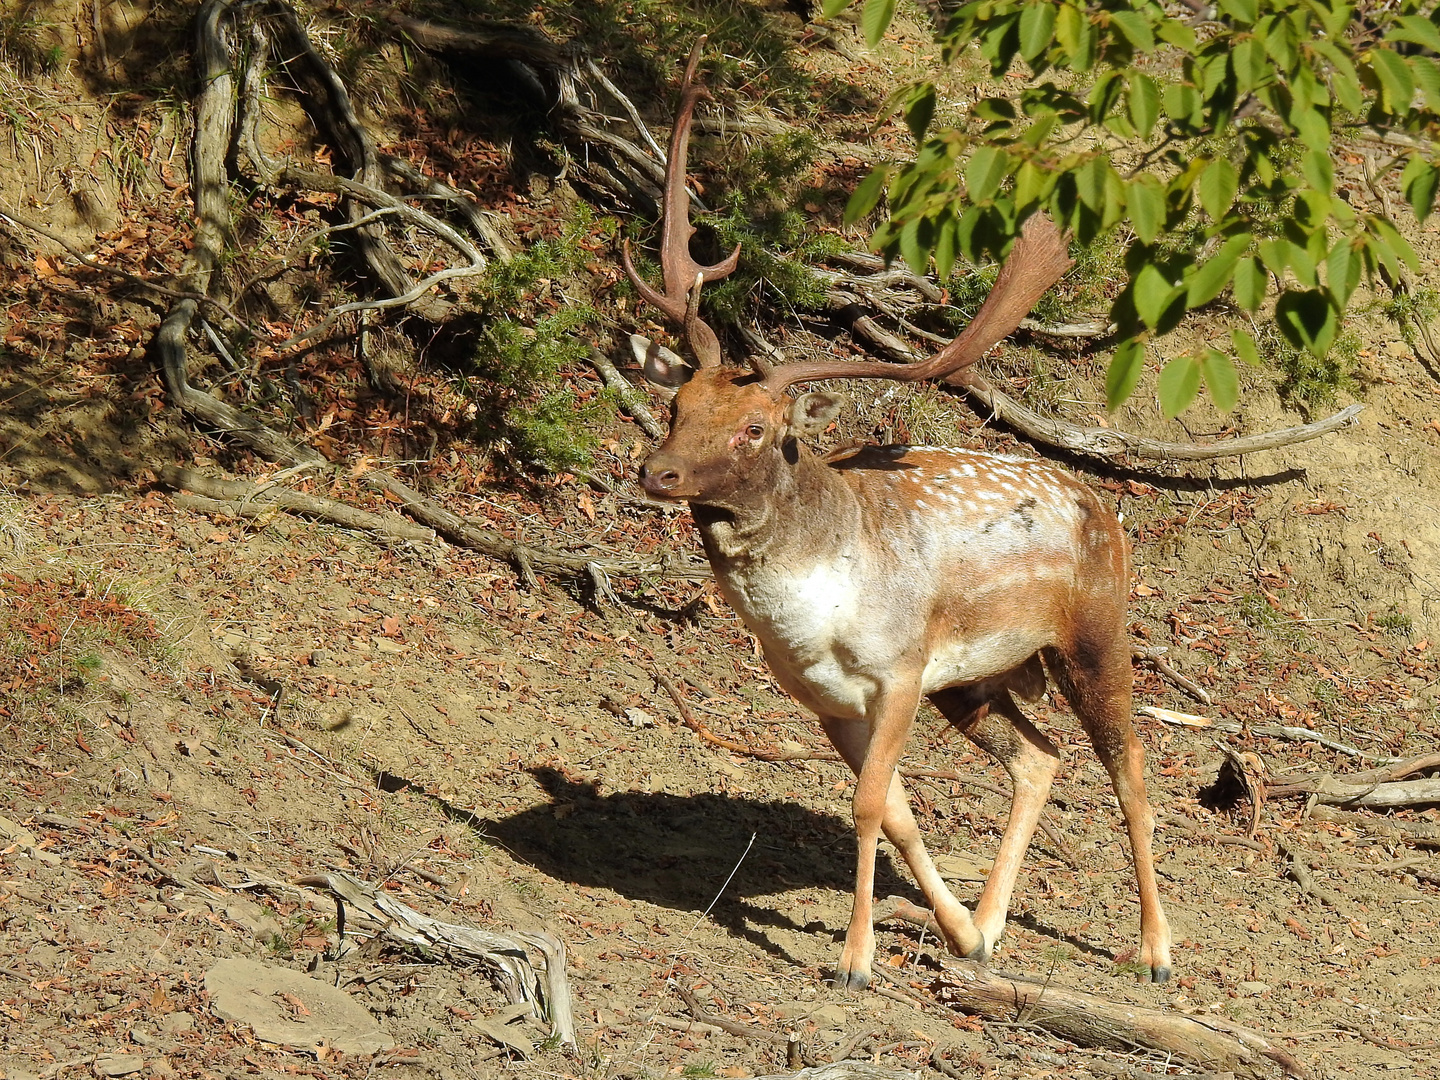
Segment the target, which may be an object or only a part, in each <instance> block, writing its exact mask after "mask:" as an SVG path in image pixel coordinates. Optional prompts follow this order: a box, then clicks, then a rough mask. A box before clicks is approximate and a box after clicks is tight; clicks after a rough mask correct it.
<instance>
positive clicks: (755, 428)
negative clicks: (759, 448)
mask: <svg viewBox="0 0 1440 1080" xmlns="http://www.w3.org/2000/svg"><path fill="white" fill-rule="evenodd" d="M745 433H746V434H747V435H749V436H750V438H752V439H754V440H755V441H756V442H759V441H760V440H761V439H763V438H764V437H765V428H764V427H763V426H762V425H760V424H751V425H750V426H749V427H748V428H746V429H745Z"/></svg>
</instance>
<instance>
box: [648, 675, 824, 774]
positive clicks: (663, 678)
mask: <svg viewBox="0 0 1440 1080" xmlns="http://www.w3.org/2000/svg"><path fill="white" fill-rule="evenodd" d="M650 674H651V675H652V676H653V677H654V679H655V681H656V683H658V684H659V685H660V686H661V687H662V688H663V689H664V690H665V692H666V693H667V694H669V695H670V699H671V700H672V701H674V702H675V708H676V709H678V710H679V712H680V719H681V721H682V722H683V723H684V724H685V726H686V727H688V728H689V729H690V730H691V731H693V732H695V734H696V735H699V736H700V738H701V739H703V740H704V741H705V742H707V743H709V744H710V745H711V746H718V747H719V748H720V749H722V750H729V751H731V752H732V753H736V754H745V755H746V756H747V757H753V758H757V759H759V760H760V761H839V760H840V756H839V755H838V754H828V753H826V752H824V751H812V750H762V749H759V748H758V747H753V746H746V745H745V744H744V743H738V742H735V741H734V740H733V739H727V738H724V737H723V736H720V735H716V734H715V733H714V732H713V731H711V730H710V729H709V728H708V727H706V726H705V724H704V723H703V722H702V721H701V720H700V718H699V717H697V716H696V715H695V711H694V710H693V709H691V708H690V703H689V702H687V701H686V700H685V696H684V694H683V693H681V690H680V687H678V686H676V685H675V682H674V680H673V679H671V678H670V677H669V676H668V675H666V674H665V673H664V672H663V671H661V670H660V669H659V668H658V667H652V668H651V669H650Z"/></svg>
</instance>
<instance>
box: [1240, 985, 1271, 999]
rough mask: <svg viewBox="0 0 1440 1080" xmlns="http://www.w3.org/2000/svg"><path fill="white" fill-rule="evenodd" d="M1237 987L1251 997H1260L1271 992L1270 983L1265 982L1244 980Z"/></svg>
mask: <svg viewBox="0 0 1440 1080" xmlns="http://www.w3.org/2000/svg"><path fill="white" fill-rule="evenodd" d="M1237 989H1238V990H1239V991H1240V992H1241V993H1242V994H1248V995H1249V996H1250V997H1259V996H1260V995H1261V994H1267V993H1269V992H1270V984H1269V983H1263V982H1242V983H1241V984H1240V985H1239V987H1237Z"/></svg>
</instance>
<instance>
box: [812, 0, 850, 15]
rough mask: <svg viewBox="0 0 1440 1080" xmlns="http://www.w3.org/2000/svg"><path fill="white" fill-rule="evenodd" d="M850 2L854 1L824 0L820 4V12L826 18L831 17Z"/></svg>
mask: <svg viewBox="0 0 1440 1080" xmlns="http://www.w3.org/2000/svg"><path fill="white" fill-rule="evenodd" d="M852 3H854V0H825V2H824V3H823V4H821V5H820V14H821V15H824V16H825V18H827V19H833V18H835V16H836V15H839V14H840V13H841V12H842V11H844V10H845V9H846V8H847V7H849V6H850V5H851V4H852Z"/></svg>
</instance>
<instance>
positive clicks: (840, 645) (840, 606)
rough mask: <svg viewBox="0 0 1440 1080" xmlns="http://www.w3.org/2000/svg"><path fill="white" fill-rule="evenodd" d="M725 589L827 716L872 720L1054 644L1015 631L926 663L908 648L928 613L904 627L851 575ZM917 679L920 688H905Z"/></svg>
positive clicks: (795, 684) (791, 683) (818, 572)
mask: <svg viewBox="0 0 1440 1080" xmlns="http://www.w3.org/2000/svg"><path fill="white" fill-rule="evenodd" d="M721 584H722V586H723V588H724V592H725V593H726V596H727V598H728V599H729V600H730V603H731V605H732V606H733V607H734V608H735V609H736V611H737V612H739V614H740V617H741V619H743V620H744V622H745V624H746V626H748V627H749V628H750V630H751V631H752V632H753V633H754V634H755V635H756V637H758V638H759V639H760V644H761V645H762V646H763V647H764V650H765V659H766V662H767V663H768V664H769V665H770V670H771V672H772V673H773V674H774V676H775V680H776V682H778V683H779V684H780V685H781V686H782V687H783V688H784V689H785V690H786V691H787V692H788V693H789V694H791V695H792V696H793V697H795V698H796V699H797V700H798V701H799V702H800V703H801V704H802V705H804V706H805V707H806V708H808V709H810V710H812V711H814V712H816V713H819V714H821V715H824V716H835V717H840V718H856V719H858V718H866V717H871V716H872V714H873V712H874V710H875V708H876V706H877V704H878V702H879V699H880V697H881V696H882V695H883V694H884V693H885V692H886V691H887V690H893V691H897V692H904V693H907V694H910V693H915V694H917V696H918V695H924V694H929V693H933V692H934V691H936V690H941V689H944V688H945V687H948V686H963V685H968V684H971V683H977V682H980V681H982V680H984V679H990V678H994V677H996V676H999V675H1003V674H1005V673H1006V672H1008V671H1011V670H1013V669H1014V668H1016V667H1018V666H1020V665H1021V664H1023V663H1024V662H1025V661H1026V660H1028V659H1029V658H1030V657H1031V656H1033V655H1035V653H1036V652H1037V651H1039V650H1040V649H1041V648H1043V647H1044V646H1046V645H1049V644H1052V641H1051V637H1050V635H1049V634H1047V633H1044V632H1042V631H1040V630H1038V629H1036V628H1035V627H1029V626H1014V627H1008V628H1005V629H1000V630H991V631H979V632H976V631H971V632H969V633H966V634H965V635H963V636H962V637H957V638H956V639H954V640H942V641H940V642H938V643H935V644H933V645H932V647H931V651H930V653H929V655H924V654H923V653H921V652H919V651H918V650H917V649H916V648H915V647H913V646H910V645H908V644H907V643H909V642H913V641H914V637H915V635H917V634H919V633H922V632H923V631H922V630H921V628H920V626H918V625H916V623H917V622H919V621H920V620H923V619H924V618H925V613H924V612H923V611H911V612H908V613H907V614H906V615H901V616H900V617H898V618H897V615H896V611H895V605H894V604H893V603H887V602H885V600H881V599H880V598H876V597H873V596H871V597H869V598H868V599H867V598H866V594H865V592H864V591H863V590H861V589H858V588H856V587H855V583H854V582H852V581H851V580H849V578H848V577H847V576H846V575H845V573H844V572H843V571H837V570H835V569H834V568H832V567H828V566H822V567H816V568H814V569H811V570H808V571H805V572H803V573H802V572H794V573H789V572H774V571H771V572H769V573H767V575H766V577H765V579H764V580H763V581H756V580H753V579H752V580H750V581H746V580H744V579H737V578H731V579H728V580H727V579H724V578H722V580H721ZM885 599H886V600H892V601H893V600H894V599H895V597H894V596H893V595H892V596H890V597H887V598H885ZM901 606H902V607H903V605H901ZM910 680H915V681H918V683H919V686H918V687H916V688H911V687H907V686H905V685H904V684H905V683H906V682H907V681H910ZM912 685H913V684H912Z"/></svg>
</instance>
